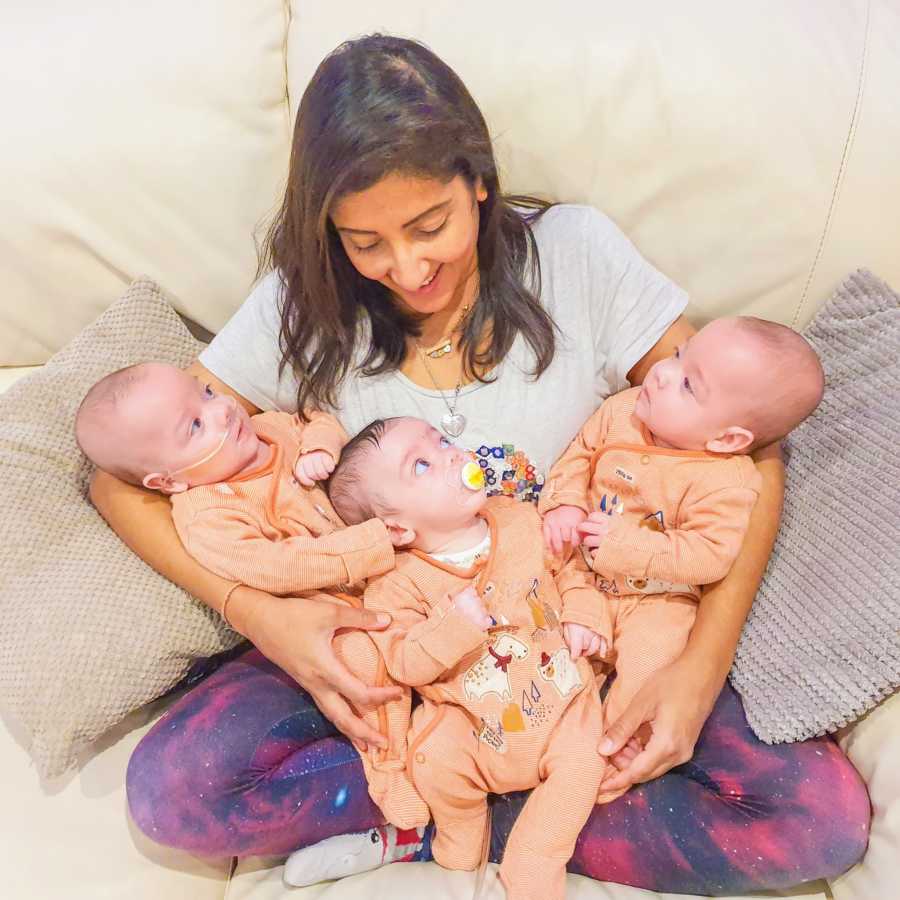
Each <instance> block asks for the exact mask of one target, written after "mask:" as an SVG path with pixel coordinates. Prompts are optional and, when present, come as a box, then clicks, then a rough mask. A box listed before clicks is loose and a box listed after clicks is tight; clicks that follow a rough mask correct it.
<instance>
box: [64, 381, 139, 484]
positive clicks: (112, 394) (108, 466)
mask: <svg viewBox="0 0 900 900" xmlns="http://www.w3.org/2000/svg"><path fill="white" fill-rule="evenodd" d="M151 368H152V364H151V363H137V364H136V365H132V366H126V367H125V368H123V369H118V370H117V371H115V372H111V373H110V374H109V375H106V376H105V377H103V378H101V379H100V380H99V381H98V382H97V383H96V384H95V385H93V387H91V389H90V390H89V391H88V392H87V394H85V395H84V399H83V400H82V401H81V405H80V406H79V407H78V412H77V413H76V414H75V440H76V441H77V442H78V446H79V447H80V448H81V452H82V453H84V455H85V456H86V457H87V458H88V459H89V460H90V461H91V462H92V463H93V464H94V465H95V466H97V468H98V469H102V470H103V471H104V472H109V473H110V474H111V475H115V476H116V478H118V479H120V480H121V481H125V482H128V484H138V485H139V484H140V483H141V480H142V478H143V477H144V475H145V474H146V472H145V471H143V469H142V466H141V461H140V458H139V456H138V454H137V453H135V452H130V451H131V450H133V449H134V448H133V447H131V446H130V445H129V444H128V443H127V442H122V441H120V440H118V439H117V436H118V435H119V434H120V433H121V429H122V428H123V427H125V423H124V421H123V419H124V417H125V405H126V404H127V401H128V398H129V397H130V396H131V394H132V392H133V391H134V390H135V388H136V387H138V385H139V384H140V383H141V382H142V380H143V379H145V378H147V377H149V375H150V372H151Z"/></svg>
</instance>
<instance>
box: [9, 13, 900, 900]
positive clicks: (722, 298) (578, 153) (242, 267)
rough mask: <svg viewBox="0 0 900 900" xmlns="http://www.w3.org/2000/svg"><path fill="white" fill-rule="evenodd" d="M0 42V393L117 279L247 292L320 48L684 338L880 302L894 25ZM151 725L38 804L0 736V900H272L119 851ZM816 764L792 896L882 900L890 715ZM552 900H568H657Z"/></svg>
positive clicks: (266, 867)
mask: <svg viewBox="0 0 900 900" xmlns="http://www.w3.org/2000/svg"><path fill="white" fill-rule="evenodd" d="M3 17H4V20H5V21H4V25H3V28H2V30H0V50H2V52H0V92H2V95H0V96H2V104H0V108H2V109H3V114H4V125H3V132H4V136H3V141H2V144H0V154H2V156H0V196H2V198H3V199H2V203H0V277H2V285H3V291H2V293H0V364H2V365H4V366H6V367H8V368H4V369H0V389H2V388H5V387H6V386H7V385H8V384H9V383H11V382H12V380H14V379H15V378H17V377H19V376H20V375H21V374H22V373H23V372H26V371H28V367H31V366H36V365H40V364H41V363H43V362H44V361H45V360H46V359H47V358H48V357H49V355H50V354H51V353H52V352H54V351H55V350H56V349H58V348H59V347H61V346H63V345H64V344H65V343H66V342H67V341H68V340H69V339H70V338H71V337H72V336H73V335H74V334H75V333H77V331H78V330H79V329H80V328H81V327H83V326H84V325H85V324H86V323H87V322H88V321H90V320H91V319H92V318H94V317H95V316H96V315H97V314H98V313H99V312H101V311H102V310H103V309H104V308H105V307H106V306H107V305H108V304H109V303H111V302H112V301H113V300H114V299H115V298H116V296H117V295H118V294H120V293H121V292H122V290H123V289H124V287H125V286H126V285H127V283H128V282H129V281H130V280H131V279H132V278H134V277H135V276H138V275H141V274H146V275H150V276H151V277H153V278H155V279H156V280H157V281H158V282H159V283H160V284H161V285H162V286H163V288H164V289H165V290H166V292H167V293H168V295H169V297H170V298H171V299H172V300H173V302H174V303H175V304H176V305H177V307H178V308H179V310H180V311H181V312H183V313H184V314H185V315H186V316H188V317H190V318H192V319H194V320H195V321H196V322H198V323H200V324H201V325H203V326H205V327H206V328H208V329H210V330H213V331H214V330H215V329H217V328H218V327H220V326H221V325H222V323H223V322H224V321H225V320H226V319H227V317H228V316H229V314H230V313H231V312H232V311H233V310H234V309H235V308H236V306H237V305H238V304H239V302H240V301H241V299H242V297H243V296H244V295H245V294H246V292H247V291H248V289H249V287H250V285H251V282H252V279H253V275H254V271H255V257H254V245H253V241H252V233H253V231H254V229H255V228H256V226H257V225H258V224H259V223H260V222H262V221H263V220H264V219H265V217H266V215H267V214H268V213H269V212H270V211H271V209H272V207H273V205H274V204H275V203H276V201H277V199H278V196H279V192H280V190H281V187H282V185H283V182H284V177H285V172H286V165H287V157H288V151H289V139H290V124H291V120H292V117H293V113H294V111H295V109H296V105H297V102H298V100H299V97H300V95H301V93H302V90H303V87H304V85H305V84H306V82H307V81H308V79H309V77H310V75H311V73H312V71H313V69H314V67H315V66H316V65H317V64H318V62H319V60H320V59H321V58H322V57H323V55H324V54H325V53H326V52H327V51H328V50H330V49H331V48H332V47H334V46H335V45H336V44H338V43H339V42H340V41H341V40H343V39H345V38H347V37H350V36H354V35H357V34H360V33H364V32H367V31H372V30H377V29H380V30H387V31H391V32H394V33H400V34H405V35H409V36H413V37H418V38H421V39H423V40H424V41H426V42H427V43H428V44H429V45H430V46H432V47H433V48H434V49H435V50H436V51H437V52H438V53H440V54H441V55H442V56H443V57H444V58H445V59H446V60H447V61H448V62H449V63H450V64H451V65H453V66H454V67H455V68H456V69H457V71H458V72H459V73H460V75H461V76H462V77H463V79H464V80H465V81H466V83H467V84H468V85H469V87H470V89H471V90H472V92H473V93H474V95H475V97H476V99H477V100H478V101H479V102H480V104H481V105H482V108H483V109H484V111H485V113H486V115H487V118H488V120H489V123H490V126H491V129H492V132H493V133H494V135H495V136H496V140H497V146H498V149H499V153H500V157H501V160H502V164H503V169H504V174H505V179H506V186H507V188H508V189H511V190H519V191H531V192H542V193H544V194H546V195H547V196H551V197H555V198H558V199H563V200H570V201H580V202H589V203H593V204H594V205H596V206H598V207H600V208H601V209H603V210H605V211H606V212H607V213H608V214H609V215H611V216H612V217H613V218H614V219H615V220H616V221H617V222H618V223H619V225H620V226H621V227H622V228H623V229H624V230H625V231H626V232H627V233H628V234H629V235H630V236H631V237H632V239H633V240H634V241H635V242H636V243H637V245H638V247H639V248H640V249H641V250H642V251H643V252H644V254H645V255H646V256H647V257H648V258H649V259H651V260H652V261H653V262H654V263H655V264H656V265H657V266H658V267H660V268H661V269H663V270H664V271H665V272H667V273H668V274H669V275H671V276H672V277H673V278H675V279H676V280H677V281H678V282H680V283H681V284H682V285H684V286H685V287H686V288H687V289H688V290H689V292H690V294H691V297H692V306H691V309H690V314H691V315H692V317H693V318H694V319H695V321H696V322H698V323H700V322H702V321H703V320H705V319H707V318H709V317H712V316H714V315H718V314H722V313H731V312H752V313H755V314H758V315H763V316H767V317H770V318H773V319H777V320H779V321H782V322H785V323H788V324H791V325H794V326H796V327H802V326H803V325H804V324H805V323H806V322H807V321H808V320H809V318H810V317H811V316H812V314H813V312H814V311H815V308H816V306H817V305H818V304H819V303H820V302H821V301H822V300H823V299H824V298H825V297H826V296H827V295H828V294H829V293H830V292H831V291H832V290H833V289H834V288H835V287H836V286H837V285H838V283H839V282H840V280H841V279H842V277H843V276H844V275H845V274H846V273H847V272H849V271H850V270H851V269H854V268H856V267H861V266H864V267H868V268H870V269H872V270H873V271H874V272H876V273H877V274H880V275H881V277H883V278H885V279H886V280H887V281H889V282H890V283H892V284H893V285H894V287H895V288H896V287H897V286H898V285H900V252H898V244H897V240H898V234H900V166H898V164H897V155H898V154H897V151H898V148H900V91H898V90H897V84H898V83H900V8H898V5H897V2H896V0H871V2H866V0H817V2H813V0H806V2H802V0H801V2H793V3H784V2H783V0H757V2H756V3H752V4H746V3H744V4H738V3H733V2H727V0H726V2H722V0H682V2H680V3H671V2H666V0H631V2H629V3H627V4H614V3H611V2H608V0H592V2H583V3H582V2H561V3H557V4H551V3H546V2H537V0H502V2H500V0H494V2H493V3H484V2H479V3H476V2H474V0H457V2H455V3H450V2H446V0H433V2H431V3H428V4H419V3H412V2H410V0H405V2H402V0H379V2H378V3H372V2H371V0H368V2H363V0H342V2H340V3H334V2H321V0H306V2H300V0H296V2H293V3H290V2H287V0H254V2H252V3H248V2H246V0H193V2H191V3H184V2H183V0H155V2H153V3H149V4H132V3H124V4H111V3H106V2H101V0H83V2H81V3H78V4H68V3H62V2H60V0H31V2H29V3H26V2H24V0H18V2H16V0H13V2H12V3H7V4H4V13H3ZM61 663H62V664H64V661H61ZM158 712H159V710H158V709H146V710H140V711H138V712H137V713H135V714H134V715H133V716H132V718H131V719H130V720H129V721H128V722H126V723H124V725H123V726H122V727H121V728H119V729H116V731H115V732H114V733H112V734H109V735H108V736H107V737H105V738H104V739H103V740H102V741H100V742H99V744H98V745H97V746H96V747H95V748H93V750H92V751H91V752H90V753H88V754H86V755H85V756H84V758H83V760H82V764H81V766H80V768H79V770H78V771H77V772H76V773H75V774H73V775H70V776H68V777H66V778H63V779H60V780H59V781H57V782H54V783H42V782H41V781H40V779H39V778H38V777H37V775H36V774H35V771H34V769H33V767H32V766H31V764H30V761H29V758H28V755H27V753H26V751H25V750H24V749H23V747H24V744H25V741H24V737H23V736H22V735H21V733H20V732H19V731H18V730H17V725H16V723H15V722H12V721H10V720H8V719H7V718H6V717H4V718H3V723H2V727H0V769H2V771H3V772H4V784H5V796H4V800H5V803H4V813H3V823H4V827H3V839H2V841H0V863H2V867H0V896H3V897H5V898H9V900H25V898H29V900H31V898H44V897H66V898H91V900H95V898H125V897H128V898H133V900H144V898H146V900H158V898H161V897H166V898H171V900H178V898H185V900H188V898H189V900H213V898H215V900H222V898H226V897H227V898H229V900H238V898H241V900H242V898H253V900H266V898H276V897H279V898H281V897H284V896H286V895H287V893H288V891H287V890H286V889H285V888H284V887H283V886H282V884H281V879H280V868H279V867H278V865H277V861H271V860H242V861H240V862H233V861H232V860H222V861H218V862H204V861H198V860H195V859H192V858H190V857H187V856H185V855H182V854H178V853H173V852H171V851H168V850H165V849H164V848H161V847H158V846H156V845H154V844H152V843H151V842H150V841H148V840H147V839H145V838H144V837H143V836H141V835H140V834H138V833H137V832H136V830H135V829H134V827H133V826H132V825H131V824H130V823H129V821H128V818H127V813H126V806H125V797H124V786H123V783H124V773H125V765H126V761H127V758H128V755H129V753H130V752H131V749H132V748H133V747H134V745H135V744H136V743H137V741H138V740H139V738H140V736H141V735H142V734H143V733H144V732H145V731H146V729H147V727H149V726H148V722H149V721H150V719H151V718H152V717H153V716H155V715H157V714H158ZM841 743H842V746H843V747H844V748H845V750H846V751H847V752H848V753H849V755H850V758H851V759H852V761H853V762H854V764H855V765H856V766H857V768H858V769H859V770H860V772H861V773H862V775H863V776H864V778H865V779H866V781H867V783H868V785H869V789H870V793H871V797H872V802H873V807H874V819H873V824H872V832H871V840H870V846H869V850H868V853H867V855H866V857H865V859H864V860H863V861H862V862H861V863H860V864H859V865H857V866H856V867H854V869H853V870H851V871H850V872H848V873H847V874H845V875H843V876H841V877H840V878H837V879H836V880H834V881H833V882H832V883H830V884H825V883H824V882H817V883H815V884H812V885H804V886H800V887H798V888H797V890H795V891H792V892H790V894H791V896H797V897H805V898H820V900H821V898H826V897H829V898H834V900H890V898H896V897H900V886H898V885H900V882H898V880H897V878H896V870H897V866H898V860H900V772H898V764H897V760H898V759H900V699H898V698H897V696H896V695H895V696H894V697H893V698H891V699H889V700H888V701H886V702H885V703H883V704H882V705H881V706H880V707H879V708H877V709H876V710H875V711H873V712H872V713H871V714H870V715H869V716H868V717H866V718H865V719H864V720H863V721H862V722H860V723H858V724H857V725H856V726H854V727H852V728H850V729H847V731H846V732H845V733H844V734H843V735H842V736H841ZM815 839H816V836H815V835H810V836H809V840H811V841H814V840H815ZM472 884H473V882H472V878H471V876H469V875H466V874H461V873H445V872H442V871H441V870H439V869H438V868H437V867H436V866H433V865H429V866H394V867H391V868H389V869H386V870H382V871H380V872H377V873H373V874H370V875H365V876H361V877H357V878H354V879H347V880H345V881H343V882H340V883H334V884H330V885H321V886H318V887H314V888H309V889H306V890H302V891H294V892H293V894H294V895H295V896H296V897H298V898H303V900H311V898H326V900H348V898H362V897H366V898H380V897H385V898H387V897H391V898H395V897H398V896H400V897H413V898H417V897H424V896H426V895H428V896H430V897H434V898H438V897H448V898H464V897H469V896H471V891H472ZM570 886H571V890H570V896H571V897H573V898H578V900H581V898H584V900H587V898H590V900H598V898H617V900H618V898H621V900H625V898H637V897H640V896H657V895H651V894H647V893H646V892H641V891H636V890H634V889H630V888H623V887H620V886H616V885H604V884H597V883H594V882H589V881H587V880H586V879H582V878H576V877H571V878H570ZM490 896H491V897H499V896H500V893H499V891H498V890H497V889H493V890H492V892H491V893H490Z"/></svg>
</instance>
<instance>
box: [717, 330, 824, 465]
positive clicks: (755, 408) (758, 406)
mask: <svg viewBox="0 0 900 900" xmlns="http://www.w3.org/2000/svg"><path fill="white" fill-rule="evenodd" d="M731 321H732V322H734V324H735V326H736V327H737V328H738V330H739V331H742V332H744V334H745V335H746V337H747V338H748V340H750V341H752V342H753V343H754V344H755V346H756V350H757V353H758V354H759V364H760V365H759V372H760V373H761V374H760V378H761V383H760V384H759V390H758V391H756V392H754V394H755V396H754V398H753V402H751V404H750V407H749V412H750V419H749V421H748V423H747V426H746V427H747V428H749V429H750V430H751V431H752V432H753V434H754V438H755V439H754V441H753V445H752V447H751V449H754V448H756V447H764V446H766V445H767V444H771V443H772V442H773V441H777V440H780V439H781V438H783V437H785V436H786V435H788V434H790V432H791V431H793V430H794V429H795V428H796V427H797V426H798V425H799V424H800V423H801V422H802V421H803V420H804V419H806V418H807V417H808V416H809V415H811V414H812V412H813V411H814V410H815V408H816V407H817V406H818V405H819V403H820V402H821V400H822V395H823V394H824V392H825V372H824V370H823V369H822V363H821V361H820V360H819V357H818V356H817V354H816V351H815V350H813V348H812V347H811V346H810V344H809V342H808V341H807V340H806V338H804V337H803V335H801V334H798V333H797V332H796V331H794V330H793V328H788V326H787V325H780V324H779V323H778V322H769V321H767V320H766V319H757V318H755V317H753V316H740V317H738V318H735V319H733V320H731Z"/></svg>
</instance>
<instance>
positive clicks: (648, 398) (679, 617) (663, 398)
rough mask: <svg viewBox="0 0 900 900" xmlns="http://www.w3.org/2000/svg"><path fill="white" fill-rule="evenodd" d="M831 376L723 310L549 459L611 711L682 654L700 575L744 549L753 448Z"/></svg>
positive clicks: (792, 342)
mask: <svg viewBox="0 0 900 900" xmlns="http://www.w3.org/2000/svg"><path fill="white" fill-rule="evenodd" d="M823 387H824V377H823V373H822V367H821V364H820V363H819V360H818V357H817V356H816V354H815V352H814V351H813V349H812V348H811V347H810V346H809V344H808V343H807V342H806V341H805V340H804V339H803V338H802V337H801V336H800V335H798V334H797V333H796V332H794V331H792V330H791V329H789V328H786V327H785V326H782V325H777V324H775V323H773V322H765V321H763V320H760V319H753V318H746V317H744V318H735V319H721V320H717V321H714V322H711V323H710V324H709V325H707V326H706V327H705V328H703V329H701V331H699V332H698V333H697V334H696V335H694V336H693V337H691V338H690V339H689V340H687V341H686V342H685V343H684V345H682V346H681V347H679V348H678V349H677V350H676V352H675V355H674V357H672V358H669V359H665V360H662V361H660V362H658V363H656V365H654V366H653V368H652V369H651V370H650V372H649V373H648V374H647V377H646V378H645V380H644V384H643V386H642V387H639V388H632V389H630V390H626V391H623V392H622V393H620V394H616V395H615V396H613V397H610V398H609V399H608V400H606V401H605V402H604V403H603V404H602V406H601V407H600V408H599V409H598V410H597V412H596V413H595V414H594V415H593V416H592V417H591V418H590V419H589V420H588V421H587V423H586V424H585V425H584V427H583V428H582V430H581V432H580V433H579V434H578V436H577V437H576V438H575V440H574V441H573V442H572V444H571V445H570V446H569V448H568V449H567V450H566V452H565V453H564V454H563V455H562V456H561V457H560V458H559V460H558V461H557V462H556V464H555V465H554V466H553V468H552V470H551V472H550V476H549V478H548V480H547V484H546V485H545V487H544V490H543V492H542V494H541V500H540V511H541V513H542V514H543V515H544V534H545V538H546V540H547V543H548V546H549V547H550V548H552V549H554V550H559V549H561V547H562V545H563V544H564V543H566V542H568V543H571V544H572V545H578V544H579V543H580V544H581V550H582V552H583V554H584V559H585V561H586V562H587V563H588V564H589V565H590V566H591V568H592V570H593V571H594V573H595V576H594V584H595V585H596V586H597V587H598V588H599V590H600V591H601V592H602V595H603V610H604V613H603V617H602V618H603V619H604V620H605V624H604V625H603V627H601V628H600V633H601V634H602V635H603V636H604V637H605V638H606V639H607V640H608V641H609V642H610V644H611V645H612V648H613V651H614V652H615V654H616V663H615V666H616V678H615V681H614V682H613V683H612V685H611V687H610V690H609V693H608V695H607V697H606V700H605V703H604V707H605V708H604V715H605V718H606V722H607V724H609V723H611V722H613V721H615V720H616V718H617V717H618V716H619V714H620V713H621V712H622V711H623V710H624V709H625V708H626V707H627V706H628V704H629V702H630V701H631V699H632V698H633V697H634V695H635V694H636V693H637V691H638V690H639V689H640V687H641V685H643V684H644V683H645V682H646V680H647V679H648V678H649V677H650V676H651V675H652V674H653V673H654V672H656V671H657V670H659V669H660V668H662V667H664V666H665V665H667V664H668V663H670V662H672V661H673V660H675V659H676V658H677V657H678V656H679V655H680V654H681V652H682V650H683V649H684V646H685V644H686V642H687V639H688V635H689V633H690V630H691V627H692V626H693V623H694V618H695V613H696V604H697V601H698V600H699V599H700V585H704V584H710V583H712V582H715V581H719V580H720V579H722V578H724V577H725V575H726V574H727V573H728V570H729V569H730V568H731V565H732V563H733V562H734V559H735V558H736V556H737V554H738V552H739V551H740V548H741V543H742V542H743V539H744V534H745V532H746V530H747V526H748V523H749V520H750V514H751V512H752V510H753V506H754V504H755V502H756V499H757V496H758V493H759V488H760V478H759V475H758V473H757V471H756V467H755V466H754V464H753V461H752V460H751V459H750V458H749V456H747V455H746V454H747V453H749V452H750V451H751V450H752V449H754V448H755V447H759V446H764V445H766V444H768V443H771V442H772V441H775V440H778V439H779V438H781V437H783V436H784V435H786V434H787V433H788V432H789V431H790V430H791V429H792V428H794V427H795V426H796V425H798V424H799V423H800V422H801V421H803V419H805V418H806V417H807V416H808V415H809V414H810V413H811V412H812V411H813V410H814V409H815V407H816V406H817V405H818V403H819V401H820V399H821V397H822V391H823ZM576 639H577V637H576ZM619 793H622V791H619V792H618V793H615V794H611V793H608V792H602V793H601V794H600V796H599V798H598V800H599V801H600V802H603V801H609V800H611V799H613V798H614V797H615V796H618V794H619Z"/></svg>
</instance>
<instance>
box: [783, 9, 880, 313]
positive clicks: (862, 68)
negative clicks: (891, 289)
mask: <svg viewBox="0 0 900 900" xmlns="http://www.w3.org/2000/svg"><path fill="white" fill-rule="evenodd" d="M871 13H872V0H867V2H866V24H865V29H864V33H863V47H862V55H861V59H860V64H859V76H858V79H857V85H856V99H855V100H854V104H853V113H852V115H851V116H850V127H849V128H848V130H847V137H846V139H845V141H844V151H843V153H842V154H841V162H840V165H839V166H838V171H837V174H836V175H835V179H834V187H833V189H832V192H831V202H830V203H829V205H828V213H827V214H826V216H825V225H824V227H823V229H822V234H821V236H820V238H819V245H818V247H817V248H816V255H815V257H814V258H813V262H812V266H810V270H809V274H808V275H807V276H806V284H805V285H804V286H803V292H802V294H801V295H800V300H799V302H798V304H797V309H796V310H795V311H794V317H793V319H792V320H791V327H792V328H795V329H796V327H797V322H798V321H799V320H800V315H801V313H802V311H803V307H804V306H805V305H806V300H807V297H808V295H809V288H810V286H811V284H812V280H813V278H814V277H815V274H816V269H817V268H818V265H819V260H820V259H821V258H822V251H823V250H824V248H825V242H826V241H827V239H828V235H829V233H830V232H831V224H832V222H833V221H834V211H835V208H836V207H837V201H838V196H839V194H840V191H841V185H842V183H843V180H844V173H845V172H846V171H847V161H848V159H849V157H850V150H851V148H852V146H853V139H854V137H855V136H856V127H857V125H858V124H859V114H860V109H861V108H862V96H863V90H864V88H865V82H866V62H867V61H868V51H869V23H870V21H871Z"/></svg>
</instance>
